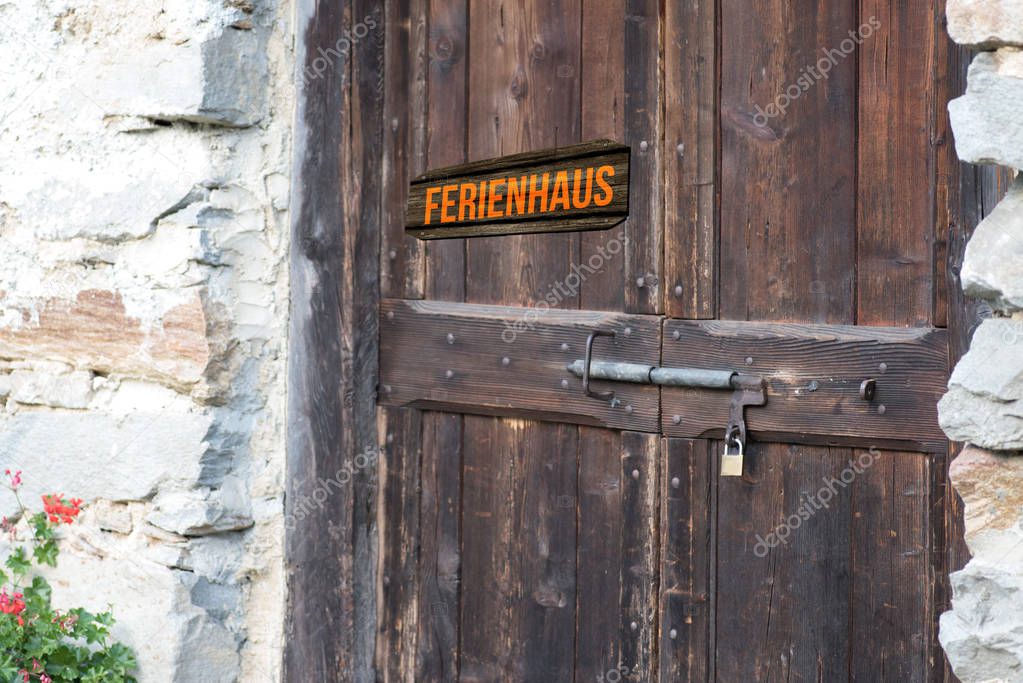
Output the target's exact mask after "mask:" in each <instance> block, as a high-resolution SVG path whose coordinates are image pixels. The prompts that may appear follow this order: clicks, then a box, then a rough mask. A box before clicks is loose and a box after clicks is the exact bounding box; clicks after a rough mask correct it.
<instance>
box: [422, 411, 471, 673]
mask: <svg viewBox="0 0 1023 683" xmlns="http://www.w3.org/2000/svg"><path fill="white" fill-rule="evenodd" d="M421 481H422V492H421V495H420V516H419V519H420V527H419V596H418V604H419V607H418V613H419V633H418V640H417V650H418V653H419V656H418V661H417V666H416V676H415V677H416V680H419V681H443V682H444V683H453V682H454V681H457V680H458V658H459V651H458V641H459V624H460V622H459V614H458V601H459V573H460V569H461V546H462V543H461V541H462V537H461V531H460V529H461V512H462V418H461V416H459V415H448V414H445V413H433V412H428V413H425V414H424V415H423V458H422V478H421Z"/></svg>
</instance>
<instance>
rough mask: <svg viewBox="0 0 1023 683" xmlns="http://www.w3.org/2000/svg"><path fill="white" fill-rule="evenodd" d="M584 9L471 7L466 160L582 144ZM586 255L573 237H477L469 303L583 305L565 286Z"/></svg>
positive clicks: (563, 1) (568, 2)
mask: <svg viewBox="0 0 1023 683" xmlns="http://www.w3.org/2000/svg"><path fill="white" fill-rule="evenodd" d="M581 19H582V13H581V9H580V0H556V1H554V2H552V1H551V0H524V1H523V2H516V3H499V2H478V3H471V4H470V6H469V23H470V25H471V26H472V39H471V40H470V41H469V115H468V127H469V157H470V158H471V159H483V158H487V157H497V156H502V155H505V154H512V153H515V152H526V151H530V150H533V149H541V148H544V147H555V146H557V145H559V144H569V143H573V142H578V141H579V130H580V126H579V73H580V64H579V59H580V38H579V34H580V28H581V26H580V23H581ZM578 253H579V237H578V235H576V234H574V233H563V234H555V235H551V234H546V235H515V236H510V237H508V236H503V237H480V238H474V239H471V240H468V241H467V243H466V300H467V301H469V302H472V303H487V304H506V305H521V306H528V305H530V304H532V303H534V302H537V301H544V300H546V301H547V302H548V303H549V304H550V305H552V306H555V307H561V308H576V307H577V306H578V290H577V289H575V290H573V289H572V288H571V287H560V288H559V287H558V286H557V285H559V284H562V283H563V282H564V281H565V280H566V278H567V277H568V276H569V274H570V273H571V272H572V270H571V268H572V264H573V263H574V261H575V259H576V258H577V256H578Z"/></svg>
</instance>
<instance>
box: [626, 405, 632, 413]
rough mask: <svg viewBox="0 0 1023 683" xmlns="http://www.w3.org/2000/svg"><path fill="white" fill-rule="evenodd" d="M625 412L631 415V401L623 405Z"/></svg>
mask: <svg viewBox="0 0 1023 683" xmlns="http://www.w3.org/2000/svg"><path fill="white" fill-rule="evenodd" d="M625 412H627V413H628V414H629V415H632V404H631V403H630V404H629V405H627V406H625Z"/></svg>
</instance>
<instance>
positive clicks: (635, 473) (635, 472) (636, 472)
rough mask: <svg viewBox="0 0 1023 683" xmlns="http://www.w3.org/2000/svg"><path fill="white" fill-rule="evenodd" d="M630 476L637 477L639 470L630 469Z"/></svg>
mask: <svg viewBox="0 0 1023 683" xmlns="http://www.w3.org/2000/svg"><path fill="white" fill-rule="evenodd" d="M632 478H633V479H639V470H632Z"/></svg>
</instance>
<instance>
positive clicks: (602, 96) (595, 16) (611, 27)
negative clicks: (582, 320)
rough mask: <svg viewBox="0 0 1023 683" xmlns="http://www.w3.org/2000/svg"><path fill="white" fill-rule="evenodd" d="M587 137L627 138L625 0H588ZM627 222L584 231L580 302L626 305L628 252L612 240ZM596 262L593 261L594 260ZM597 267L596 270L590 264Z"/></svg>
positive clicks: (607, 307)
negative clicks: (613, 246)
mask: <svg viewBox="0 0 1023 683" xmlns="http://www.w3.org/2000/svg"><path fill="white" fill-rule="evenodd" d="M580 68H581V69H582V73H581V83H582V87H581V89H582V102H581V107H582V120H581V124H580V125H581V127H582V139H583V140H596V139H601V138H606V139H610V140H616V141H622V140H624V139H625V0H606V1H604V2H591V3H587V4H583V6H582V63H581V64H580ZM623 227H624V226H618V227H615V228H612V229H611V230H610V231H599V232H584V233H580V234H579V243H580V253H579V259H578V262H579V264H580V266H581V267H582V266H586V267H587V270H585V271H584V274H585V275H586V280H585V281H584V282H583V284H582V286H581V287H580V290H579V308H582V309H586V310H596V311H623V310H625V287H626V286H627V285H626V282H627V281H626V277H625V265H626V263H625V254H624V253H623V252H619V253H618V254H616V255H608V254H609V252H607V250H606V247H607V244H608V240H610V239H614V236H615V235H617V234H618V233H619V232H621V231H622V229H623ZM591 264H592V265H591ZM591 269H592V270H593V271H594V272H592V273H591V272H590V270H591Z"/></svg>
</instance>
